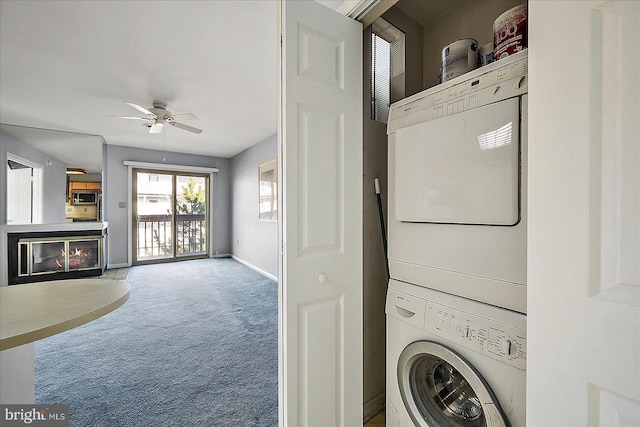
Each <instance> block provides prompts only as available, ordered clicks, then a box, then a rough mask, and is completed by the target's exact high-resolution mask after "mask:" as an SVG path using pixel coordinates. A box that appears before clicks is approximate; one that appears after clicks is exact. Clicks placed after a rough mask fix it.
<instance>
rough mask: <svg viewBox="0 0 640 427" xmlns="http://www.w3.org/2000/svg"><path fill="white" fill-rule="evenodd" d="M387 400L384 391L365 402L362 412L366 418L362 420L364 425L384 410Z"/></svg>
mask: <svg viewBox="0 0 640 427" xmlns="http://www.w3.org/2000/svg"><path fill="white" fill-rule="evenodd" d="M385 399H386V395H385V392H384V391H383V392H382V393H380V394H378V395H376V396H374V397H372V398H371V399H369V400H367V401H366V402H364V407H363V410H362V412H363V413H364V418H363V420H362V422H363V424H364V423H367V422H368V421H369V420H371V419H372V418H373V417H375V416H376V415H378V414H379V413H380V412H382V411H383V410H384V403H385Z"/></svg>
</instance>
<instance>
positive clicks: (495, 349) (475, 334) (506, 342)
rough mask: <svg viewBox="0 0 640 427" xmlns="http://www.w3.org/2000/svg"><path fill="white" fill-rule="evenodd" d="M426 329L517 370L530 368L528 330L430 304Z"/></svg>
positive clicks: (427, 308) (426, 318) (427, 309)
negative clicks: (527, 366)
mask: <svg viewBox="0 0 640 427" xmlns="http://www.w3.org/2000/svg"><path fill="white" fill-rule="evenodd" d="M425 314H426V315H425V327H424V329H425V330H427V331H429V332H432V333H434V334H436V335H439V336H441V337H443V338H446V339H448V340H450V341H452V342H455V343H456V344H460V345H463V346H465V347H467V348H470V349H472V350H475V351H478V352H480V353H482V354H485V355H487V356H489V357H492V358H494V359H497V360H500V361H502V362H504V363H507V364H509V365H511V366H515V367H516V368H519V369H522V370H525V369H526V365H527V336H526V330H524V329H521V328H517V327H514V326H512V325H508V324H505V323H502V322H499V321H496V320H493V319H489V318H485V317H481V316H477V315H474V314H471V313H467V312H465V311H461V310H456V309H454V308H451V307H447V306H445V305H441V304H436V303H434V302H432V301H427V304H426V313H425Z"/></svg>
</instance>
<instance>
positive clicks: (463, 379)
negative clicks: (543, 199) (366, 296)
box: [386, 50, 527, 427]
mask: <svg viewBox="0 0 640 427" xmlns="http://www.w3.org/2000/svg"><path fill="white" fill-rule="evenodd" d="M388 136H389V217H388V220H389V267H390V274H391V280H390V281H389V289H388V293H387V302H386V313H387V409H386V420H387V425H388V426H412V425H416V426H450V425H454V426H458V425H459V426H515V427H518V426H524V425H525V388H526V357H527V339H526V337H527V333H526V316H525V314H526V286H525V285H526V237H527V235H526V232H527V206H526V201H527V183H526V177H527V172H526V165H527V155H526V153H527V51H526V50H524V51H522V52H519V53H516V54H514V55H511V56H509V57H508V58H506V59H502V60H500V61H497V62H494V63H492V64H489V65H487V66H485V67H482V68H479V69H476V70H474V71H472V72H469V73H467V74H465V75H463V76H460V77H458V78H455V79H453V80H451V81H447V82H446V83H443V84H441V85H438V86H436V87H434V88H431V89H428V90H426V91H424V92H421V93H418V94H416V95H414V96H411V97H409V98H406V99H404V100H402V101H399V102H397V103H395V104H393V105H392V106H391V110H390V113H389V123H388Z"/></svg>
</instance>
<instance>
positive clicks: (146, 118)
mask: <svg viewBox="0 0 640 427" xmlns="http://www.w3.org/2000/svg"><path fill="white" fill-rule="evenodd" d="M105 117H113V118H116V119H129V120H153V119H150V118H148V117H133V116H105Z"/></svg>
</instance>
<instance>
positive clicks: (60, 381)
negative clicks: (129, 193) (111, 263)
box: [35, 258, 278, 427]
mask: <svg viewBox="0 0 640 427" xmlns="http://www.w3.org/2000/svg"><path fill="white" fill-rule="evenodd" d="M127 282H128V283H129V284H130V285H131V293H130V297H129V301H127V302H126V303H125V304H124V305H123V306H122V307H120V308H118V309H116V310H115V311H113V312H111V313H109V314H108V315H106V316H104V317H101V318H99V319H97V320H95V321H93V322H90V323H88V324H86V325H83V326H81V327H78V328H75V329H72V330H69V331H67V332H64V333H61V334H58V335H54V336H52V337H49V338H46V339H43V340H40V341H38V342H37V343H36V352H37V358H36V367H35V378H36V380H35V394H36V403H38V404H40V403H42V404H54V403H61V404H68V405H70V408H69V413H70V425H71V426H72V427H84V426H136V427H137V426H260V427H263V426H277V425H278V374H277V371H278V330H277V329H278V287H277V284H276V283H275V282H274V281H272V280H270V279H268V278H266V277H264V276H262V275H260V274H258V273H256V272H255V271H253V270H251V269H249V268H248V267H246V266H244V265H242V264H240V263H238V262H236V261H234V260H232V259H230V258H223V259H205V260H193V261H182V262H178V263H170V264H156V265H145V266H136V267H133V268H131V269H130V271H129V275H128V278H127Z"/></svg>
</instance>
